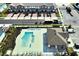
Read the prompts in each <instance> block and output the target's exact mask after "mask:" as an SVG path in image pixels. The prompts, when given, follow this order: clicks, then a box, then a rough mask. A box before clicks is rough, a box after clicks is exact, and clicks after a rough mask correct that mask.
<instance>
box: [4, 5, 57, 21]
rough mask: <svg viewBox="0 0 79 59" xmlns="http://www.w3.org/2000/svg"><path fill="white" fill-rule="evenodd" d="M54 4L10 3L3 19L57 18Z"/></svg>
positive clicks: (47, 19) (46, 19)
mask: <svg viewBox="0 0 79 59" xmlns="http://www.w3.org/2000/svg"><path fill="white" fill-rule="evenodd" d="M56 11H57V10H56V6H54V5H53V4H46V3H45V4H43V3H41V4H17V3H14V4H13V3H12V4H10V6H9V10H8V15H7V17H5V20H8V19H10V20H11V19H14V20H15V19H17V20H28V19H29V20H45V21H53V20H57V19H58V17H57V16H56V14H55V12H56Z"/></svg>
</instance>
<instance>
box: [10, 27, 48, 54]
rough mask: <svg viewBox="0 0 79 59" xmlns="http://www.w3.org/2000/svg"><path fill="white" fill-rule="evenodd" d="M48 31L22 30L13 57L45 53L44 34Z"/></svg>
mask: <svg viewBox="0 0 79 59" xmlns="http://www.w3.org/2000/svg"><path fill="white" fill-rule="evenodd" d="M46 32H47V29H43V28H42V29H41V28H39V29H37V28H28V29H22V31H21V33H20V34H19V35H18V37H17V38H16V46H15V48H14V50H13V53H12V55H17V54H19V55H21V54H27V53H28V54H30V53H33V54H37V53H38V54H40V53H42V52H43V34H44V33H46Z"/></svg>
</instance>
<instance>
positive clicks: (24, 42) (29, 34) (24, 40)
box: [21, 32, 34, 47]
mask: <svg viewBox="0 0 79 59" xmlns="http://www.w3.org/2000/svg"><path fill="white" fill-rule="evenodd" d="M30 38H32V40H31V43H33V42H34V35H33V32H25V33H24V35H23V37H22V38H21V39H22V46H27V44H28V41H29V40H30ZM29 47H31V44H30V45H29Z"/></svg>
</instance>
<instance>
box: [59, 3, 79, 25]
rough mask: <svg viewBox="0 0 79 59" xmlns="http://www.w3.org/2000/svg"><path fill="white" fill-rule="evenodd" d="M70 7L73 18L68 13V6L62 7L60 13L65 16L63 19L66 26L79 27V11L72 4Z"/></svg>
mask: <svg viewBox="0 0 79 59" xmlns="http://www.w3.org/2000/svg"><path fill="white" fill-rule="evenodd" d="M68 7H70V8H71V14H72V15H73V16H71V15H70V14H68V13H67V11H66V6H62V7H60V11H61V13H62V15H63V19H64V24H66V25H70V24H71V25H73V26H79V13H78V11H77V10H76V9H75V8H74V7H73V6H72V5H71V4H70V5H68Z"/></svg>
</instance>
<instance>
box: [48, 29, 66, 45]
mask: <svg viewBox="0 0 79 59" xmlns="http://www.w3.org/2000/svg"><path fill="white" fill-rule="evenodd" d="M59 35H60V34H59ZM47 36H48V37H47V39H48V44H50V45H66V40H65V39H62V38H61V37H60V36H58V35H57V34H56V31H55V30H54V29H47Z"/></svg>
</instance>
